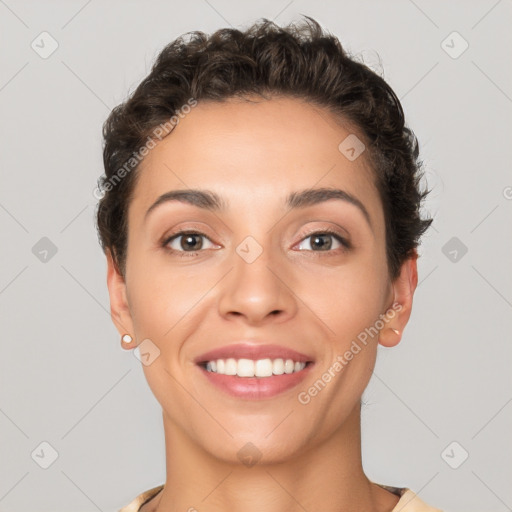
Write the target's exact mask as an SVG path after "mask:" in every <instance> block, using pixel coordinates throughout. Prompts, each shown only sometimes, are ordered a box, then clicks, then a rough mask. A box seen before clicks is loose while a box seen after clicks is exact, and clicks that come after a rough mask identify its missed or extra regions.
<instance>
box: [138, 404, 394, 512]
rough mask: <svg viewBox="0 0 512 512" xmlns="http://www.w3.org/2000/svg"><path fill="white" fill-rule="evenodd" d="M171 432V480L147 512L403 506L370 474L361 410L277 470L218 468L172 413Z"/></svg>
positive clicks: (167, 422)
mask: <svg viewBox="0 0 512 512" xmlns="http://www.w3.org/2000/svg"><path fill="white" fill-rule="evenodd" d="M164 430H165V446H166V469H167V480H166V483H165V487H164V489H163V490H162V491H161V492H160V493H159V494H158V495H157V496H156V497H155V499H154V500H152V501H154V504H152V505H151V506H150V507H147V508H146V507H144V510H148V511H153V510H154V511H155V512H164V511H165V512H171V511H190V512H194V511H197V510H200V511H204V512H225V511H227V510H229V511H230V512H242V511H243V512H261V510H265V511H266V512H281V511H282V510H288V511H290V512H303V511H304V510H323V511H325V512H339V511H340V510H343V511H344V512H351V511H354V512H355V511H360V510H366V511H372V512H373V511H379V512H381V511H390V510H391V509H392V508H393V507H394V505H395V504H396V502H397V501H398V498H397V497H396V496H394V495H392V494H391V493H389V492H387V491H385V490H384V489H382V488H380V487H378V486H376V485H375V484H372V482H370V481H369V480H368V478H367V477H366V476H365V474H364V472H363V469H362V463H361V434H360V408H359V405H358V406H357V407H356V408H355V409H354V411H353V412H352V413H351V415H350V417H349V418H348V419H347V421H346V422H344V424H343V426H341V427H340V429H339V430H338V431H337V432H336V433H335V435H333V436H331V437H330V438H329V439H328V440H327V441H325V442H324V443H322V444H319V445H316V446H314V448H311V449H308V450H306V451H304V452H303V453H300V454H298V455H296V456H295V457H294V458H292V459H290V460H287V461H286V462H280V463H275V464H266V465H260V464H256V465H254V466H251V467H248V466H245V465H243V464H240V463H238V464H235V463H226V462H224V461H219V460H218V459H216V458H213V457H212V456H211V455H210V454H208V453H206V452H205V451H204V450H202V449H201V448H200V447H198V446H197V444H196V443H194V442H193V441H192V440H191V439H190V437H189V436H188V435H187V434H186V433H184V432H183V431H181V430H180V429H179V428H177V427H176V425H175V424H174V423H172V422H171V421H170V420H169V419H168V418H166V417H165V414H164ZM148 505H149V504H148Z"/></svg>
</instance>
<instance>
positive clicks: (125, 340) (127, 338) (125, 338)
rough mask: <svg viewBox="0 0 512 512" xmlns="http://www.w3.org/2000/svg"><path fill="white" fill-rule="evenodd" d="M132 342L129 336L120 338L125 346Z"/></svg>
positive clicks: (124, 335) (125, 335)
mask: <svg viewBox="0 0 512 512" xmlns="http://www.w3.org/2000/svg"><path fill="white" fill-rule="evenodd" d="M132 340H133V338H132V337H131V336H130V335H129V334H123V337H122V338H121V341H122V342H123V343H126V344H128V343H131V342H132Z"/></svg>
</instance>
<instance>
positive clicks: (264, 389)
mask: <svg viewBox="0 0 512 512" xmlns="http://www.w3.org/2000/svg"><path fill="white" fill-rule="evenodd" d="M313 366H314V363H309V364H308V365H307V366H306V367H305V368H304V369H303V370H301V371H300V372H293V373H284V374H283V375H272V376H271V377H238V376H237V375H222V374H220V373H215V372H209V371H207V370H206V368H203V367H202V366H199V365H198V366H197V367H198V368H199V369H200V370H201V372H202V373H203V374H204V375H205V376H206V378H207V379H209V381H210V382H211V383H212V384H214V385H215V386H217V387H218V388H220V389H221V390H222V391H224V392H226V393H228V394H229V395H231V396H234V397H237V398H243V399H247V400H261V399H264V398H272V397H274V396H276V395H279V394H280V393H284V392H285V391H288V390H289V389H292V388H294V387H295V386H297V385H298V384H300V383H301V382H302V381H303V380H304V379H305V378H306V377H307V375H308V374H309V372H310V370H311V368H312V367H313Z"/></svg>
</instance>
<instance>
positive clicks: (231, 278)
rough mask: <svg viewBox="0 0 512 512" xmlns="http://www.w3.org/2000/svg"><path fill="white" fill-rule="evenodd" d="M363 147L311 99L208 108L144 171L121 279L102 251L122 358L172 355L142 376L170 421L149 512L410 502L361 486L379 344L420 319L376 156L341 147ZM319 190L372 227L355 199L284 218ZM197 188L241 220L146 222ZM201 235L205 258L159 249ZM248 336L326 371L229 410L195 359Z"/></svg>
mask: <svg viewBox="0 0 512 512" xmlns="http://www.w3.org/2000/svg"><path fill="white" fill-rule="evenodd" d="M350 133H356V134H357V133H359V132H358V131H357V130H356V129H355V128H354V127H350V126H349V125H348V124H347V123H344V124H342V123H341V122H340V121H339V119H338V120H337V119H336V118H335V117H334V116H333V115H332V114H331V113H329V112H328V111H327V110H325V109H323V108H322V107H316V106H313V105H311V104H308V103H306V102H303V101H300V100H298V99H292V98H286V97H274V98H273V99H267V100H263V99H257V100H256V99H254V100H253V101H251V102H248V101H240V100H229V101H227V102H224V103H215V102H210V103H202V102H200V103H199V104H198V105H197V106H196V107H194V108H193V109H192V111H191V112H190V113H189V114H188V115H187V116H186V117H185V118H184V119H182V120H181V121H180V123H179V124H178V126H177V127H176V128H175V130H174V131H173V133H171V134H170V135H169V136H168V137H166V138H164V139H163V140H162V141H161V142H159V143H158V144H157V146H156V148H154V149H153V150H151V151H150V153H149V154H148V155H147V156H146V158H145V160H144V161H143V162H142V164H141V167H140V168H139V170H138V172H139V173H140V175H139V180H138V182H137V185H136V188H135V191H134V196H133V198H132V201H131V203H130V205H129V211H128V221H129V228H128V252H127V254H128V256H127V264H126V276H125V278H123V277H122V276H121V275H120V274H119V272H118V271H117V270H116V268H115V265H114V264H113V261H112V258H111V257H110V254H107V262H108V276H107V283H108V289H109V294H110V302H111V314H112V319H113V321H114V323H115V325H116V327H117V329H118V330H119V333H120V334H121V335H122V334H125V333H129V334H130V335H131V336H132V337H133V340H134V341H133V342H132V343H131V344H130V345H128V346H127V345H123V346H124V347H125V348H129V349H133V348H134V347H135V346H136V345H138V344H139V343H140V342H142V341H143V340H145V339H147V338H149V339H150V340H151V342H152V343H154V345H156V346H157V347H158V349H159V350H160V354H159V356H158V357H157V358H156V359H155V360H154V361H153V362H152V363H151V364H149V365H147V366H145V365H143V370H144V373H145V376H146V378H147V381H148V384H149V386H150V388H151V390H152V392H153V393H154V395H155V397H156V399H157V400H158V401H159V403H160V404H161V406H162V417H163V423H164V430H165V443H166V468H167V479H166V482H165V488H164V490H163V491H162V492H160V493H159V494H158V495H157V496H156V497H155V498H154V499H152V500H151V501H149V502H148V503H147V504H146V505H145V506H144V508H143V510H144V512H148V511H152V512H153V511H156V512H163V511H164V510H165V511H166V512H170V511H178V510H180V511H187V510H189V509H190V510H194V509H192V508H191V507H194V508H195V509H197V510H201V511H208V512H210V511H211V512H213V511H227V510H229V511H230V512H239V511H240V512H241V511H243V512H256V511H258V512H260V511H261V510H265V511H266V512H282V511H283V510H287V511H293V512H295V511H297V512H298V511H301V512H302V511H303V510H304V509H305V510H324V511H327V512H329V511H331V512H334V511H339V510H344V511H346V512H348V511H356V510H357V511H360V510H366V511H378V512H385V511H387V512H389V511H391V510H392V509H393V507H394V506H395V505H396V503H397V502H398V500H399V498H398V497H397V496H396V495H394V494H392V493H390V492H389V491H387V490H385V489H383V488H382V487H380V486H377V485H376V484H374V483H372V482H371V481H370V480H369V479H368V478H367V477H366V475H365V474H364V472H363V468H362V462H361V436H360V399H361V396H362V393H363V391H364V389H365V388H366V386H367V384H368V382H369V379H370V377H371V375H372V371H373V368H374V364H375V359H376V351H377V345H378V343H380V344H381V345H383V346H386V347H392V346H394V345H396V344H397V343H399V341H400V337H401V333H402V332H403V330H404V327H405V326H406V324H407V322H408V320H409V317H410V313H411V307H412V299H413V294H414V291H415V289H416V285H417V280H418V278H417V266H416V258H417V254H415V255H414V256H413V257H411V258H410V259H408V260H407V261H406V262H405V263H404V264H403V265H402V267H401V273H400V276H399V277H398V278H397V279H396V280H394V281H392V280H391V279H390V278H389V275H388V267H387V260H386V254H385V230H384V214H383V208H382V203H381V201H380V199H379V196H378V193H377V189H376V188H375V185H374V177H373V172H372V169H371V168H370V166H369V164H368V162H367V161H366V158H365V154H364V153H363V155H362V156H360V157H359V158H357V159H356V160H354V161H350V160H348V159H347V158H346V157H345V156H344V155H343V154H342V153H341V152H340V151H339V150H338V145H339V144H340V142H341V141H343V140H344V139H345V137H347V136H348V135H349V134H350ZM311 187H313V188H319V187H334V188H341V189H343V190H346V191H348V192H350V193H351V194H353V195H355V196H356V197H357V198H358V199H359V200H360V201H361V202H362V203H363V204H364V205H365V207H366V208H367V210H368V212H369V215H370V219H371V223H372V226H371V227H370V225H369V224H368V223H367V222H366V221H365V218H364V216H363V215H362V213H361V212H360V211H359V210H358V209H357V207H355V206H353V205H352V204H350V203H348V202H345V201H340V200H330V201H327V202H324V203H321V204H317V205H313V206H310V207H307V208H305V209H297V210H287V209H286V208H285V206H284V198H285V196H286V195H288V194H289V193H290V192H293V191H299V190H303V189H306V188H311ZM184 188H198V189H208V190H211V191H214V192H216V193H217V194H219V195H220V196H222V197H223V198H224V200H225V201H226V203H227V204H228V208H227V209H226V211H224V212H215V213H214V212H211V211H208V210H204V209H201V208H198V207H196V206H193V205H190V204H185V203H178V202H174V203H166V204H164V205H162V206H160V207H158V208H156V209H155V210H154V211H153V212H152V213H151V215H150V216H149V217H148V219H147V220H146V222H145V221H144V215H145V213H146V210H147V209H148V208H149V207H150V206H151V205H152V204H153V202H154V201H155V200H156V199H157V198H158V197H159V196H160V195H161V194H163V193H165V192H168V191H171V190H177V189H184ZM327 228H331V229H335V230H337V231H338V233H339V235H340V236H342V237H345V238H348V239H349V240H350V242H351V243H352V248H351V249H348V250H343V249H340V247H342V246H340V244H339V242H338V241H337V240H336V239H335V238H329V237H327V238H326V239H325V241H326V242H327V243H329V242H330V243H332V246H331V248H330V249H329V250H325V249H323V250H322V248H319V247H318V244H316V245H315V237H314V236H312V237H311V236H309V237H308V235H309V233H311V232H317V233H318V232H321V231H322V229H324V230H325V229H327ZM191 229H193V230H198V231H200V232H202V233H204V235H205V237H201V236H198V237H196V238H193V239H192V241H191V242H189V245H190V243H191V244H192V245H194V244H196V245H195V246H194V248H195V251H194V253H192V252H191V250H190V249H188V252H187V247H189V245H187V244H186V240H184V238H186V237H182V238H181V239H180V238H179V237H178V238H177V239H174V241H172V242H169V244H168V247H171V245H172V248H174V249H175V250H176V253H171V252H166V250H165V249H164V248H163V247H162V246H161V242H162V241H164V240H165V239H166V238H168V237H169V236H171V235H172V234H173V233H175V231H177V230H191ZM247 236H251V237H253V238H254V239H255V240H256V241H257V242H258V244H259V245H260V246H261V248H262V250H263V252H262V254H261V255H260V256H259V257H258V258H257V259H256V260H255V261H254V262H252V263H250V264H249V263H247V262H246V261H245V260H244V259H243V258H241V257H240V256H239V255H238V254H237V252H236V248H237V246H238V245H239V244H240V243H241V242H242V241H243V240H244V239H245V238H246V237H247ZM201 244H202V245H201ZM178 251H181V253H178ZM183 253H186V254H185V257H180V256H179V254H183ZM190 254H194V255H192V256H190ZM393 303H398V304H400V305H401V309H400V311H399V312H396V314H395V315H394V316H393V318H391V319H390V320H389V321H388V322H387V323H385V326H384V327H383V328H382V329H381V330H380V332H379V333H378V335H376V336H374V337H373V338H370V339H369V343H368V344H367V345H366V346H365V347H364V348H363V349H362V350H361V351H360V352H359V353H358V354H357V355H355V356H354V357H353V359H352V360H351V361H350V362H349V363H348V364H347V365H346V366H345V367H344V368H343V370H342V371H341V372H338V373H337V374H336V376H335V377H334V378H332V380H331V381H330V382H329V383H328V384H327V385H326V386H325V388H324V389H322V390H321V392H319V393H318V394H317V395H316V396H315V397H313V398H312V399H311V401H310V402H309V403H308V404H306V405H303V404H301V403H300V402H299V401H298V399H297V394H298V392H300V391H304V390H307V389H308V388H309V387H310V386H312V384H313V383H314V382H315V381H316V380H317V379H319V378H320V376H321V375H322V374H323V373H324V372H325V371H326V370H327V369H328V368H329V367H330V366H332V364H333V362H334V361H335V360H336V356H337V355H340V354H343V353H344V352H346V350H348V349H349V347H350V345H351V343H352V341H353V340H355V339H356V337H357V335H358V334H359V333H361V332H362V331H364V329H365V328H366V327H369V326H372V325H374V324H375V321H376V320H377V319H378V318H379V315H380V314H384V313H385V312H386V311H388V310H389V309H390V308H391V307H392V304H393ZM393 329H396V330H398V331H399V333H398V334H397V333H396V332H395V331H394V330H393ZM248 337H251V338H253V339H255V340H258V342H260V343H265V342H267V343H268V342H273V343H277V344H281V345H284V346H286V347H290V348H294V349H296V350H298V351H300V352H303V353H305V354H308V355H311V356H312V357H313V359H314V360H315V366H314V367H313V369H312V372H311V373H310V374H309V375H308V377H307V379H306V380H305V381H304V382H303V383H301V384H300V385H299V386H298V387H297V388H294V389H292V390H289V391H286V392H284V393H282V394H280V395H278V396H276V397H274V398H271V399H264V400H241V399H238V398H233V397H231V396H228V395H227V394H225V393H223V392H222V391H220V390H218V389H217V388H216V387H213V386H212V385H211V384H210V383H209V381H208V380H207V379H206V378H205V377H204V376H203V375H202V374H201V373H200V370H199V369H198V368H197V366H196V365H195V364H194V362H193V359H194V358H195V357H196V356H198V355H200V354H202V353H204V352H206V351H208V350H210V349H212V348H216V347H220V346H223V345H226V344H229V343H232V342H235V341H239V340H243V339H247V338H248ZM248 442H251V443H253V445H255V446H256V447H257V448H258V450H259V452H260V453H261V459H260V460H259V462H258V463H257V464H256V465H254V466H252V467H249V466H246V465H244V464H243V463H242V462H241V461H240V460H239V458H238V456H237V452H238V451H239V450H240V449H241V448H242V447H243V446H244V445H246V443H248Z"/></svg>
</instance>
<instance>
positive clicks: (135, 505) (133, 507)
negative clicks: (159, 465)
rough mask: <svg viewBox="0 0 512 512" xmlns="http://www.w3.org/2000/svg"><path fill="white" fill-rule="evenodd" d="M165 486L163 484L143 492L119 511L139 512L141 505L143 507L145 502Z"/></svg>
mask: <svg viewBox="0 0 512 512" xmlns="http://www.w3.org/2000/svg"><path fill="white" fill-rule="evenodd" d="M163 488H164V486H163V484H162V485H159V486H157V487H153V488H152V489H148V490H147V491H144V492H142V493H141V494H139V495H138V496H137V497H136V498H134V499H133V500H132V501H131V502H130V503H129V504H128V505H126V506H125V507H123V508H120V509H119V510H118V512H139V510H140V507H142V505H144V503H147V502H148V501H149V500H150V499H151V498H153V497H155V496H156V495H157V494H158V493H159V492H160V491H161V490H162V489H163Z"/></svg>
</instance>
